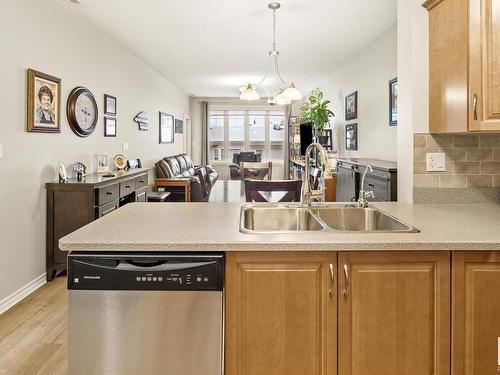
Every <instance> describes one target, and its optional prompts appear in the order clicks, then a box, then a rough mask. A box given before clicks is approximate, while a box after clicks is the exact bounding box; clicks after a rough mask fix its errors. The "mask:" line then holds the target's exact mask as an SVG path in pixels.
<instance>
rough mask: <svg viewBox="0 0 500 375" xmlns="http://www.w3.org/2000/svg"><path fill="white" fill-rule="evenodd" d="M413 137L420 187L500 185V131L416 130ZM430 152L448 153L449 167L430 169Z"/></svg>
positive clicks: (416, 177) (415, 171)
mask: <svg viewBox="0 0 500 375" xmlns="http://www.w3.org/2000/svg"><path fill="white" fill-rule="evenodd" d="M413 140H414V155H413V156H414V157H413V162H414V168H413V173H414V187H415V188H416V189H417V188H432V189H449V188H455V189H464V188H467V189H469V188H470V189H476V188H490V189H491V188H499V189H500V134H465V135H464V134H459V135H458V134H457V135H455V134H415V135H414V138H413ZM428 152H443V153H445V155H446V171H444V172H427V171H426V154H427V153H428Z"/></svg>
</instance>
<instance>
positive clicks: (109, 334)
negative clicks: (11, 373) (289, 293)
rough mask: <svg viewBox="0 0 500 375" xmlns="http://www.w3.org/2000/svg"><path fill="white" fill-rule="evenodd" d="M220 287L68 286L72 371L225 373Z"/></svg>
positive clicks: (83, 374) (105, 374) (99, 374)
mask: <svg viewBox="0 0 500 375" xmlns="http://www.w3.org/2000/svg"><path fill="white" fill-rule="evenodd" d="M222 320H223V312H222V292H221V291H123V290H113V291H109V290H70V291H69V335H70V337H69V348H68V349H69V358H71V360H70V361H69V374H70V375H115V374H116V375H139V374H147V375H154V374H165V375H221V374H222V346H223V337H222V336H223V327H222Z"/></svg>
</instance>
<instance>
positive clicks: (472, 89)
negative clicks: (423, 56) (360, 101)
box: [423, 0, 500, 133]
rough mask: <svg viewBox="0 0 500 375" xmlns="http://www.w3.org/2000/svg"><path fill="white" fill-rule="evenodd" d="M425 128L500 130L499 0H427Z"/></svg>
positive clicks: (457, 130) (437, 130)
mask: <svg viewBox="0 0 500 375" xmlns="http://www.w3.org/2000/svg"><path fill="white" fill-rule="evenodd" d="M423 6H424V7H426V8H427V9H428V10H429V78H430V82H429V101H430V102H429V113H430V118H429V131H430V132H431V133H460V132H468V131H500V1H498V0H428V1H426V2H425V3H424V4H423Z"/></svg>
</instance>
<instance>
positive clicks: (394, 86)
mask: <svg viewBox="0 0 500 375" xmlns="http://www.w3.org/2000/svg"><path fill="white" fill-rule="evenodd" d="M397 125H398V79H397V78H394V79H391V80H390V81H389V126H397Z"/></svg>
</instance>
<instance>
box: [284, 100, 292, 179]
mask: <svg viewBox="0 0 500 375" xmlns="http://www.w3.org/2000/svg"><path fill="white" fill-rule="evenodd" d="M283 115H284V117H283V125H284V131H285V135H284V136H285V140H284V145H283V152H284V155H283V179H284V180H288V179H290V177H291V176H290V139H289V137H290V135H289V132H290V129H289V124H290V117H291V116H292V104H287V105H285V106H284V107H283Z"/></svg>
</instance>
